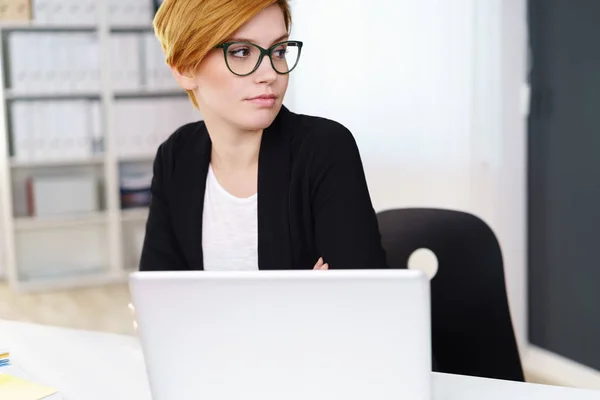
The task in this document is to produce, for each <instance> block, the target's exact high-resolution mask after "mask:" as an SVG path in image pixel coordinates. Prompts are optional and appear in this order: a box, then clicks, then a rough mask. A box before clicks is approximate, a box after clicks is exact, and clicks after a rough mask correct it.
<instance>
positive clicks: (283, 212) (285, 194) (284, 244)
mask: <svg viewBox="0 0 600 400" xmlns="http://www.w3.org/2000/svg"><path fill="white" fill-rule="evenodd" d="M287 112H288V111H287V109H286V108H285V107H283V106H282V108H281V110H280V112H279V114H278V115H277V118H275V120H274V121H273V123H272V124H271V126H269V127H268V128H267V129H265V130H264V132H263V136H262V140H261V146H260V153H259V158H258V265H259V269H265V270H276V269H291V265H292V263H291V260H292V257H293V255H292V254H291V245H290V234H289V229H290V228H289V192H290V170H291V143H290V141H289V138H287V137H286V136H285V134H284V122H285V115H286V113H287Z"/></svg>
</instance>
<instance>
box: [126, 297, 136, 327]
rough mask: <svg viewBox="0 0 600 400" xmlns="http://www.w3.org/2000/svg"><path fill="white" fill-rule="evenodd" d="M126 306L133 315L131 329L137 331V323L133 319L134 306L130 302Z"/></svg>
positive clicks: (133, 315)
mask: <svg viewBox="0 0 600 400" xmlns="http://www.w3.org/2000/svg"><path fill="white" fill-rule="evenodd" d="M127 307H129V311H130V312H131V316H132V317H133V330H134V331H136V332H137V327H138V324H137V321H136V320H135V308H134V307H133V304H132V303H129V304H128V305H127Z"/></svg>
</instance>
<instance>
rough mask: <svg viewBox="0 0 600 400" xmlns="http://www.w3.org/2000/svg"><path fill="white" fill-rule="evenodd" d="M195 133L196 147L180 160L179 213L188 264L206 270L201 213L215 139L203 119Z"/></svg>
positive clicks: (192, 268)
mask: <svg viewBox="0 0 600 400" xmlns="http://www.w3.org/2000/svg"><path fill="white" fill-rule="evenodd" d="M195 134H197V135H198V136H199V138H198V140H195V141H194V144H193V146H194V148H193V151H191V152H188V153H186V155H187V157H188V158H187V159H185V160H178V161H180V162H178V164H180V165H181V166H182V169H183V170H182V171H179V174H177V175H178V176H181V177H183V178H182V179H181V180H180V182H179V184H178V192H179V193H181V197H180V198H179V199H178V200H179V201H178V202H177V203H178V204H180V208H179V210H176V212H177V213H178V214H179V223H180V224H181V225H182V226H183V229H182V232H183V236H182V237H181V238H180V241H181V243H182V249H183V251H184V253H185V255H186V258H187V260H188V267H189V269H191V270H203V269H204V255H203V252H202V217H203V212H204V193H205V190H206V175H207V174H208V166H209V164H210V153H211V149H212V143H211V141H210V137H209V135H208V131H207V129H206V125H205V124H204V123H201V125H200V129H198V131H197V132H195ZM183 210H185V214H183V212H184V211H183Z"/></svg>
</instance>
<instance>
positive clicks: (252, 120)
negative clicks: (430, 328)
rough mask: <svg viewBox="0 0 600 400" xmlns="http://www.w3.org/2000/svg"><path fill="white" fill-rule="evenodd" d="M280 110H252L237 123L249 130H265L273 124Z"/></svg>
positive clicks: (279, 107) (276, 107)
mask: <svg viewBox="0 0 600 400" xmlns="http://www.w3.org/2000/svg"><path fill="white" fill-rule="evenodd" d="M280 109H281V106H275V107H273V108H266V109H259V110H252V111H249V112H247V113H245V114H246V115H245V116H244V118H242V119H241V120H239V121H238V123H239V125H241V126H243V127H244V128H245V129H249V130H259V129H266V128H268V127H269V126H270V125H271V124H272V123H273V120H274V119H275V117H277V114H278V113H279V110H280Z"/></svg>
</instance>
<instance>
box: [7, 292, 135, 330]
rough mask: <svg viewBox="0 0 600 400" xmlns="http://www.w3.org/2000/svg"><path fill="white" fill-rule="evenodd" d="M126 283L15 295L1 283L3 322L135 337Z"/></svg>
mask: <svg viewBox="0 0 600 400" xmlns="http://www.w3.org/2000/svg"><path fill="white" fill-rule="evenodd" d="M129 302H130V297H129V291H128V288H127V285H126V284H119V285H110V286H101V287H91V288H83V289H72V290H65V291H53V292H45V293H23V294H21V293H15V292H13V291H11V290H10V289H9V288H8V287H7V285H6V284H5V283H0V319H7V320H13V321H23V322H34V323H39V324H45V325H54V326H62V327H68V328H77V329H85V330H92V331H101V332H110V333H120V334H129V335H131V334H133V332H134V331H133V325H132V316H131V313H130V312H129V309H128V307H127V305H128V304H129Z"/></svg>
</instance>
